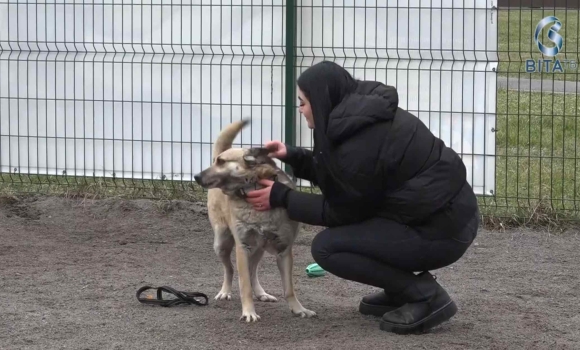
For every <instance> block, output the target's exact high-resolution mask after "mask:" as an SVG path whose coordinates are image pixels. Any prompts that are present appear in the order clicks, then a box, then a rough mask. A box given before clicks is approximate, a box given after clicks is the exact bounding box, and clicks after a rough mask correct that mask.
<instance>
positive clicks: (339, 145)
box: [247, 62, 479, 333]
mask: <svg viewBox="0 0 580 350" xmlns="http://www.w3.org/2000/svg"><path fill="white" fill-rule="evenodd" d="M298 88H299V89H298V94H299V100H300V112H301V114H303V115H304V118H305V119H306V121H307V123H308V127H309V128H311V129H313V131H314V132H313V133H314V150H313V151H309V150H306V149H302V148H296V147H290V146H288V145H284V144H282V143H281V142H279V141H272V142H268V143H266V145H265V147H267V148H268V149H270V150H271V153H270V156H271V157H275V158H278V159H280V160H282V161H284V162H285V163H287V164H290V165H291V166H292V168H293V171H294V175H295V176H296V177H298V178H302V179H306V180H308V181H311V182H312V183H313V184H315V185H317V186H318V187H319V188H320V190H321V192H322V195H318V194H311V193H304V192H300V191H294V190H291V189H290V188H289V187H287V186H285V185H283V184H281V183H279V182H272V181H268V180H262V181H261V184H262V185H265V186H266V187H265V188H263V189H261V190H256V191H252V192H250V193H248V199H247V201H248V202H249V203H251V204H252V205H253V206H254V208H256V210H268V209H270V208H275V207H284V208H286V209H287V211H288V215H289V216H290V218H291V219H293V220H296V221H299V222H303V223H306V224H310V225H318V226H325V227H327V229H326V230H324V231H322V232H320V233H319V234H318V235H317V236H316V237H315V238H314V240H313V242H312V255H313V257H314V260H315V261H316V262H317V263H318V264H319V265H320V266H321V267H322V268H323V269H325V270H326V271H328V272H330V273H332V274H334V275H336V276H339V277H341V278H344V279H347V280H351V281H356V282H359V283H364V284H367V285H372V286H375V287H378V288H381V291H379V292H377V293H375V294H371V295H368V296H365V297H364V298H363V299H362V301H361V303H360V306H359V310H360V312H361V313H363V314H366V315H375V316H379V317H382V319H381V325H380V328H381V329H383V330H386V331H390V332H395V333H416V332H421V331H426V330H428V329H430V328H432V327H434V326H436V325H438V324H440V323H442V322H444V321H446V320H448V319H450V318H451V317H452V316H453V315H454V314H455V313H456V311H457V307H456V305H455V303H454V302H453V301H452V300H451V298H450V297H449V295H448V294H447V292H446V291H445V290H444V289H443V288H442V287H441V286H440V285H439V283H437V282H436V281H435V278H434V276H433V275H431V274H430V273H429V272H428V271H429V270H435V269H439V268H441V267H444V266H448V265H450V264H452V263H454V262H455V261H457V260H458V259H459V258H461V256H462V255H463V254H464V253H465V251H466V250H467V248H468V247H469V246H470V245H471V243H472V242H473V240H474V238H475V237H476V234H477V229H478V226H479V210H478V206H477V199H476V197H475V194H474V192H473V190H472V188H471V186H470V185H469V183H468V182H467V181H466V170H465V166H464V164H463V162H462V160H461V158H460V157H459V156H458V155H457V154H456V153H455V152H454V151H453V150H452V149H451V148H449V147H446V146H445V144H444V143H443V142H442V141H441V140H440V139H438V138H436V137H435V136H434V135H433V134H432V133H431V132H430V131H429V129H428V128H427V127H426V126H425V125H424V124H423V123H422V122H421V121H420V120H419V119H418V118H417V117H415V116H413V115H411V114H410V113H408V112H406V111H404V110H402V109H400V108H399V107H398V102H399V98H398V94H397V91H396V89H395V88H394V87H391V86H387V85H384V84H382V83H379V82H374V81H358V80H355V79H353V77H352V76H351V75H350V74H349V73H348V72H347V71H346V70H345V69H343V68H342V67H340V66H338V65H337V64H334V63H332V62H322V63H319V64H316V65H314V66H312V67H310V68H309V69H307V70H306V71H305V72H304V73H303V74H302V75H301V76H300V77H299V79H298ZM415 272H420V273H419V274H415Z"/></svg>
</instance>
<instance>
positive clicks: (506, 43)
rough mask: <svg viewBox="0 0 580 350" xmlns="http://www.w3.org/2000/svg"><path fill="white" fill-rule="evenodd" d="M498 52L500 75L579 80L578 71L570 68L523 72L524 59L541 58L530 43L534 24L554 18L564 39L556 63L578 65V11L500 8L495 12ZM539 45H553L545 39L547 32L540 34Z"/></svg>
mask: <svg viewBox="0 0 580 350" xmlns="http://www.w3.org/2000/svg"><path fill="white" fill-rule="evenodd" d="M498 13H499V15H498V17H499V21H498V51H499V59H500V64H499V67H498V71H499V74H500V75H501V76H510V77H514V78H531V79H555V80H568V81H577V80H580V79H579V78H580V75H579V74H578V73H579V70H578V69H570V70H568V71H566V72H564V73H558V72H556V73H546V72H541V73H526V71H525V61H526V60H527V59H535V60H536V61H537V60H538V59H544V58H546V59H547V58H548V57H543V55H542V54H541V53H540V52H539V50H538V47H537V46H536V44H535V43H534V37H533V33H534V31H535V28H536V25H537V24H538V22H539V21H540V20H541V19H542V18H544V17H546V16H548V15H554V16H556V17H558V18H559V19H560V21H561V22H562V29H560V31H559V32H558V34H560V35H561V36H562V37H563V38H564V46H563V48H562V52H560V53H559V54H558V56H557V58H559V59H560V60H562V59H569V60H576V62H580V59H579V58H580V54H579V48H580V40H579V38H580V22H579V20H580V15H579V14H580V11H579V10H578V9H574V10H572V9H568V10H554V9H549V8H547V9H522V10H519V9H510V10H507V9H500V10H499V11H498ZM542 43H544V45H546V46H548V47H552V46H553V45H554V44H553V43H552V42H551V41H550V40H549V39H548V29H547V28H545V29H544V30H543V31H542Z"/></svg>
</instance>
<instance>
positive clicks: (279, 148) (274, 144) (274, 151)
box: [264, 141, 288, 160]
mask: <svg viewBox="0 0 580 350" xmlns="http://www.w3.org/2000/svg"><path fill="white" fill-rule="evenodd" d="M264 148H267V149H268V150H269V151H270V153H269V154H268V157H272V158H278V159H280V160H282V159H284V158H286V156H287V155H288V150H287V149H286V145H285V144H283V143H282V142H280V141H268V142H266V143H265V144H264Z"/></svg>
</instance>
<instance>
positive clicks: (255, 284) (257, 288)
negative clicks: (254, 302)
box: [250, 249, 278, 301]
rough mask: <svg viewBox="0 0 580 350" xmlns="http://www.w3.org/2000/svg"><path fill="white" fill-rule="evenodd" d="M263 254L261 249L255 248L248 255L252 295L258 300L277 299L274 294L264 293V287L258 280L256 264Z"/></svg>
mask: <svg viewBox="0 0 580 350" xmlns="http://www.w3.org/2000/svg"><path fill="white" fill-rule="evenodd" d="M263 256H264V250H263V249H257V250H256V251H255V252H254V254H252V256H250V275H251V278H252V288H253V290H254V295H255V296H256V298H257V299H258V300H260V301H278V299H276V298H275V297H274V296H272V295H270V294H268V293H266V291H265V290H264V288H262V286H261V285H260V281H258V264H259V263H260V260H262V257H263Z"/></svg>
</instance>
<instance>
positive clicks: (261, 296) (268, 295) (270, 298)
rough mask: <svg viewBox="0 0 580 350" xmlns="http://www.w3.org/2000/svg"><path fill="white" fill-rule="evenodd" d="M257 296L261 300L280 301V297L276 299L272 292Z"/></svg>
mask: <svg viewBox="0 0 580 350" xmlns="http://www.w3.org/2000/svg"><path fill="white" fill-rule="evenodd" d="M256 298H257V299H258V300H259V301H265V302H276V301H278V299H276V297H275V296H273V295H270V294H268V293H265V294H263V295H260V296H256Z"/></svg>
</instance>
